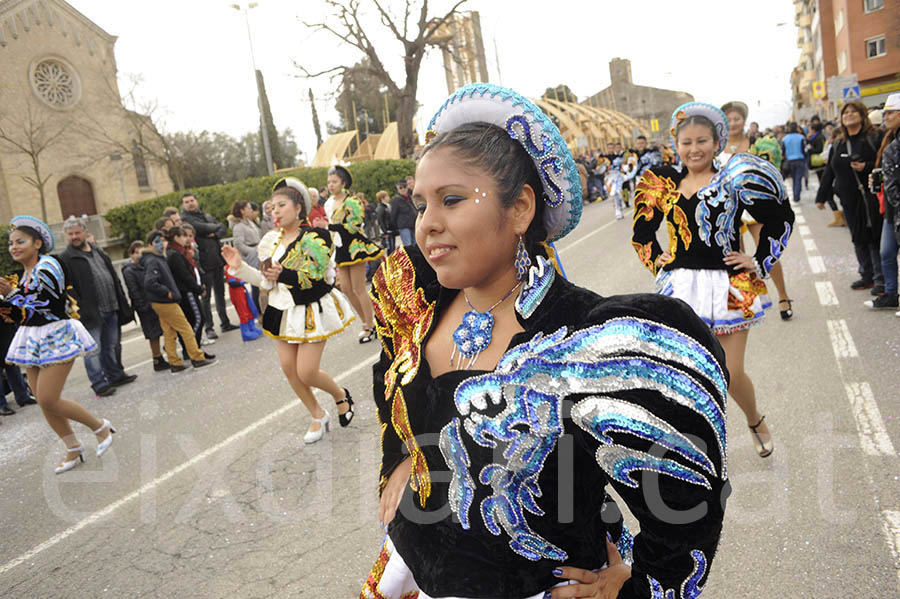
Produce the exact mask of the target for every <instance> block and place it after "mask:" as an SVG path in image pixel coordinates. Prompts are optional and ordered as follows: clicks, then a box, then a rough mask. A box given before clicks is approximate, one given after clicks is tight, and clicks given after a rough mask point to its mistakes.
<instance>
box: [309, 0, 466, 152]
mask: <svg viewBox="0 0 900 599" xmlns="http://www.w3.org/2000/svg"><path fill="white" fill-rule="evenodd" d="M325 2H326V4H328V5H329V6H330V7H331V9H332V10H333V13H334V18H335V20H336V24H331V23H328V22H322V23H307V22H305V21H304V23H303V24H304V25H306V26H307V27H309V28H311V29H313V30H314V31H324V32H327V33H329V34H331V35H333V36H334V37H337V38H338V39H339V40H341V41H343V42H344V43H346V44H349V45H351V46H353V47H355V48H357V49H358V50H359V51H360V52H362V53H363V54H364V55H365V56H366V57H367V58H368V59H369V61H368V62H369V67H368V68H369V72H370V73H371V75H372V76H374V77H376V78H377V79H378V80H379V81H380V82H381V83H382V84H383V85H384V86H385V87H387V90H388V93H389V94H390V96H391V97H392V98H393V100H394V105H395V106H396V110H397V134H398V137H399V142H400V155H401V156H404V157H409V156H412V155H413V151H414V150H415V140H414V139H413V117H414V116H415V112H416V94H417V91H418V84H419V68H420V67H421V66H422V59H423V58H424V57H425V51H426V50H427V48H428V46H435V45H442V40H441V39H439V37H438V36H437V35H436V34H437V32H438V29H440V27H441V26H442V25H443V24H444V23H446V22H447V21H448V20H449V19H450V18H451V17H452V16H453V15H454V14H455V13H456V11H457V9H458V8H459V7H460V5H462V4H463V3H465V2H466V0H454V3H453V5H452V6H451V8H450V9H449V10H448V11H447V12H446V13H445V14H444V15H443V16H441V17H429V16H428V0H419V2H421V6H420V8H419V9H418V13H419V14H418V19H416V20H415V21H412V22H411V18H415V16H414V11H415V10H416V7H415V6H414V2H413V0H405V2H404V8H403V19H402V20H398V19H395V18H394V17H393V16H392V15H391V14H390V13H389V12H388V11H387V10H386V9H385V8H384V0H372V2H373V3H374V5H375V7H376V9H377V10H378V15H379V17H380V19H381V24H382V25H383V26H384V27H386V28H387V29H389V30H390V32H391V34H392V35H393V36H394V38H395V39H396V40H397V41H398V42H400V43H401V44H402V46H403V64H404V68H405V75H406V76H405V78H404V79H403V85H402V86H401V85H399V84H397V83H395V82H394V80H393V78H392V77H391V76H390V75H389V74H388V72H387V69H386V68H385V66H384V62H383V61H382V60H381V57H380V56H379V54H378V50H376V48H375V44H374V43H373V42H372V39H371V37H370V36H369V34H368V33H366V31H365V29H364V28H363V25H362V23H361V21H360V16H361V14H360V2H359V0H325ZM419 2H416V4H419ZM411 24H412V25H413V29H415V31H411V28H410V25H411ZM412 34H414V37H412ZM294 65H295V66H296V67H297V68H298V69H300V71H301V72H302V73H303V75H304V76H305V77H307V78H314V77H319V76H322V75H328V74H330V75H332V77H336V76H340V75H343V73H344V72H345V71H348V70H350V69H351V68H353V67H352V66H348V65H340V66H336V67H332V68H330V69H326V70H324V71H319V72H316V73H312V72H310V71H309V70H307V69H306V68H305V67H304V66H302V65H300V64H298V63H297V62H296V61H295V62H294Z"/></svg>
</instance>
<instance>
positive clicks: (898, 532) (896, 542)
mask: <svg viewBox="0 0 900 599" xmlns="http://www.w3.org/2000/svg"><path fill="white" fill-rule="evenodd" d="M881 515H882V516H883V517H884V534H885V536H887V542H888V546H889V547H890V548H891V553H893V554H894V561H895V562H896V565H895V567H896V568H897V577H898V578H900V512H892V511H890V510H885V511H883V512H881Z"/></svg>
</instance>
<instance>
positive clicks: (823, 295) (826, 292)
mask: <svg viewBox="0 0 900 599" xmlns="http://www.w3.org/2000/svg"><path fill="white" fill-rule="evenodd" d="M816 293H818V294H819V303H820V304H822V305H823V306H837V305H839V304H840V302H838V298H837V294H836V293H835V292H834V285H832V284H831V281H816Z"/></svg>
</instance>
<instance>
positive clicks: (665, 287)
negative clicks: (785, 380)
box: [656, 268, 772, 335]
mask: <svg viewBox="0 0 900 599" xmlns="http://www.w3.org/2000/svg"><path fill="white" fill-rule="evenodd" d="M656 292H657V293H660V294H662V295H668V296H670V297H677V298H678V299H680V300H684V301H685V302H687V303H688V305H690V306H691V308H693V309H694V312H696V313H697V316H699V317H700V318H701V319H702V320H703V322H705V323H706V324H707V325H709V327H710V328H711V329H712V331H713V332H714V333H715V334H717V335H727V334H729V333H733V332H735V331H740V330H743V329H746V328H749V327H751V326H753V325H755V324H758V323H759V322H761V321H762V318H763V316H765V311H766V310H768V309H769V308H771V307H772V302H771V301H770V300H769V295H768V290H767V289H766V284H765V283H764V282H763V281H761V280H760V279H759V277H757V276H756V273H750V272H742V273H739V274H736V275H734V276H730V277H729V276H728V271H727V270H694V269H689V268H676V269H675V270H661V271H660V272H659V274H658V275H657V276H656Z"/></svg>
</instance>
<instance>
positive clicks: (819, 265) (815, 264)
mask: <svg viewBox="0 0 900 599" xmlns="http://www.w3.org/2000/svg"><path fill="white" fill-rule="evenodd" d="M806 260H807V262H809V269H810V270H811V271H813V274H816V275H820V274H822V273H823V272H825V261H824V260H822V256H809V255H808V256H806Z"/></svg>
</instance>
